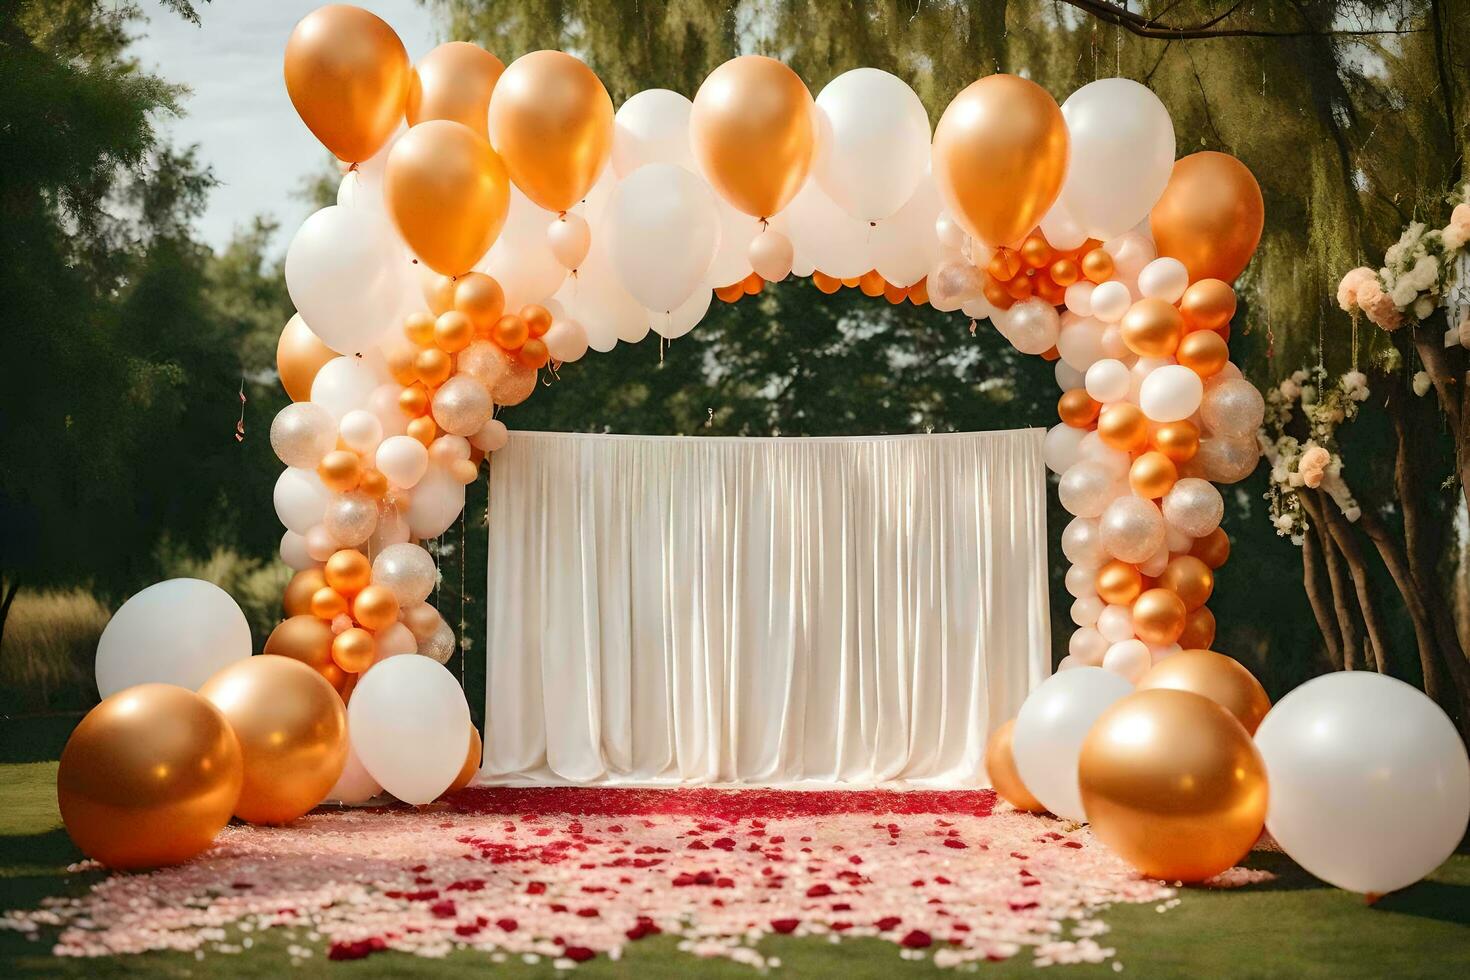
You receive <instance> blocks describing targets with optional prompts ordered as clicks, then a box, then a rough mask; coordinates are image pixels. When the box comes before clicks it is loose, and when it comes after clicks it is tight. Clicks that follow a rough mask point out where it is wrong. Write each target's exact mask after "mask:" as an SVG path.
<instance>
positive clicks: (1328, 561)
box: [1297, 492, 1367, 670]
mask: <svg viewBox="0 0 1470 980" xmlns="http://www.w3.org/2000/svg"><path fill="white" fill-rule="evenodd" d="M1297 496H1298V498H1299V499H1300V500H1301V503H1302V507H1303V508H1305V509H1306V511H1307V516H1308V518H1310V520H1311V522H1312V527H1311V530H1312V531H1313V532H1315V533H1316V535H1317V541H1318V543H1319V544H1320V545H1321V546H1322V556H1323V559H1324V564H1325V565H1326V566H1327V578H1328V581H1329V582H1330V583H1331V585H1332V607H1333V609H1334V610H1335V611H1336V613H1337V622H1338V624H1339V626H1340V627H1341V635H1342V669H1343V670H1358V669H1359V668H1361V667H1363V666H1365V665H1366V663H1367V661H1366V660H1365V659H1364V657H1363V653H1362V649H1361V647H1360V646H1359V645H1358V618H1357V617H1356V616H1354V615H1353V605H1352V603H1351V602H1350V601H1349V600H1348V594H1347V590H1348V585H1347V578H1348V574H1347V568H1346V567H1345V566H1344V564H1343V560H1342V552H1341V551H1340V550H1339V549H1338V547H1337V544H1336V542H1334V540H1333V538H1332V533H1331V532H1330V531H1329V530H1328V527H1327V518H1326V517H1325V516H1324V515H1323V514H1322V506H1323V505H1324V504H1325V506H1328V507H1333V506H1336V505H1335V504H1333V503H1331V502H1330V501H1322V500H1321V498H1320V497H1317V496H1314V495H1312V494H1309V493H1305V492H1303V493H1299V494H1298V495H1297Z"/></svg>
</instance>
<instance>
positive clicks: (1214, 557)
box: [1189, 527, 1230, 568]
mask: <svg viewBox="0 0 1470 980" xmlns="http://www.w3.org/2000/svg"><path fill="white" fill-rule="evenodd" d="M1189 553H1190V554H1192V555H1194V556H1195V557H1196V558H1198V559H1199V560H1200V561H1202V562H1204V563H1205V564H1206V565H1209V566H1210V567H1211V568H1219V567H1220V566H1221V565H1223V564H1225V562H1226V561H1227V560H1228V559H1229V558H1230V535H1228V534H1226V533H1225V529H1224V528H1222V527H1217V528H1215V529H1214V530H1213V531H1211V532H1210V533H1209V534H1206V535H1205V536H1204V537H1202V538H1196V539H1195V542H1194V547H1193V548H1191V549H1189Z"/></svg>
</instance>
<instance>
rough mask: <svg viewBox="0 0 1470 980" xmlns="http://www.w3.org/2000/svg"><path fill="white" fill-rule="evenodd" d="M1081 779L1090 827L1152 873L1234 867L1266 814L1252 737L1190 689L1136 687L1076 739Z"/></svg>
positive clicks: (1185, 876) (1180, 874)
mask: <svg viewBox="0 0 1470 980" xmlns="http://www.w3.org/2000/svg"><path fill="white" fill-rule="evenodd" d="M1176 656H1177V654H1176ZM1171 659H1172V658H1171ZM1165 662H1167V661H1165ZM1077 778H1078V784H1079V786H1080V787H1081V790H1082V807H1083V809H1084V810H1085V811H1086V813H1087V819H1088V820H1089V821H1090V822H1091V824H1092V832H1093V833H1094V834H1096V835H1097V837H1098V839H1100V840H1101V841H1102V842H1103V843H1104V844H1106V845H1107V846H1108V847H1110V848H1111V849H1112V850H1113V851H1115V852H1116V853H1117V854H1118V855H1119V856H1120V857H1122V858H1123V859H1124V860H1125V861H1127V862H1128V863H1129V864H1131V865H1133V866H1134V867H1135V868H1137V869H1138V870H1139V871H1142V872H1143V873H1144V874H1146V875H1149V876H1150V877H1153V878H1162V879H1164V880H1167V881H1174V880H1177V881H1203V880H1204V879H1206V878H1210V877H1212V876H1214V875H1217V874H1219V873H1220V872H1222V871H1224V870H1226V869H1227V868H1230V867H1233V866H1234V865H1235V862H1237V861H1239V860H1240V859H1241V858H1242V857H1244V856H1245V855H1246V852H1248V851H1249V850H1250V849H1251V845H1252V844H1254V843H1255V842H1256V838H1258V837H1259V836H1260V835H1261V827H1262V826H1263V825H1264V823H1265V820H1266V765H1265V763H1264V762H1263V761H1262V760H1261V754H1260V753H1259V752H1257V751H1256V746H1255V743H1254V742H1252V741H1251V737H1250V736H1249V735H1248V734H1246V731H1245V729H1244V728H1242V727H1240V722H1238V721H1236V720H1235V717H1234V716H1233V715H1231V714H1230V712H1228V711H1226V710H1225V709H1224V708H1222V707H1220V706H1219V705H1218V704H1216V703H1215V702H1213V701H1211V700H1210V699H1209V698H1206V697H1204V696H1202V695H1199V694H1195V693H1193V692H1192V691H1173V690H1147V691H1138V692H1136V693H1134V694H1130V695H1128V696H1127V697H1126V698H1123V699H1122V700H1121V701H1118V702H1117V703H1116V704H1114V705H1113V706H1112V707H1110V708H1109V709H1108V710H1107V711H1106V712H1104V713H1103V715H1102V717H1100V718H1098V720H1097V722H1096V724H1094V725H1093V726H1092V730H1091V731H1090V732H1088V734H1087V738H1086V739H1085V740H1084V741H1083V743H1082V755H1081V758H1080V761H1079V762H1078V766H1077Z"/></svg>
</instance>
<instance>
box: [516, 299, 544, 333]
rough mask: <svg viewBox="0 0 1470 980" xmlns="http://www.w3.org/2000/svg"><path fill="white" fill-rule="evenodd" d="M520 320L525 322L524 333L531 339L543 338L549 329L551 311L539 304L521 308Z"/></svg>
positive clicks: (528, 304) (529, 304)
mask: <svg viewBox="0 0 1470 980" xmlns="http://www.w3.org/2000/svg"><path fill="white" fill-rule="evenodd" d="M521 319H522V320H525V321H526V331H527V332H528V333H529V334H530V335H531V336H532V337H544V336H546V331H548V330H550V329H551V311H550V310H548V309H547V308H546V307H544V306H541V305H540V304H539V303H527V304H526V305H525V306H523V307H521Z"/></svg>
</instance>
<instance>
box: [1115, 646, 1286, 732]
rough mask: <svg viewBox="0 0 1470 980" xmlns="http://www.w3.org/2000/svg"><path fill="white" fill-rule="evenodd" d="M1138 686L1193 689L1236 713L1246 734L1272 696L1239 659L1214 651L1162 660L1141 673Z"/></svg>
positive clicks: (1190, 652)
mask: <svg viewBox="0 0 1470 980" xmlns="http://www.w3.org/2000/svg"><path fill="white" fill-rule="evenodd" d="M1138 689H1139V690H1140V691H1144V690H1154V689H1168V690H1173V691H1193V692H1194V693H1195V694H1199V695H1202V696H1204V697H1207V698H1209V699H1210V700H1211V701H1213V702H1215V703H1216V704H1218V705H1219V706H1220V707H1222V708H1224V709H1225V710H1226V711H1228V712H1230V713H1231V714H1232V715H1234V716H1235V720H1236V721H1238V722H1240V725H1241V727H1242V728H1244V729H1245V731H1246V734H1247V735H1252V736H1253V735H1255V734H1256V729H1257V728H1259V727H1260V725H1261V721H1262V720H1263V719H1265V717H1266V712H1268V711H1270V710H1271V699H1270V698H1269V697H1267V696H1266V689H1265V688H1264V687H1262V686H1261V682H1260V681H1258V680H1256V678H1255V675H1253V674H1252V673H1251V672H1250V671H1249V670H1246V669H1245V666H1244V665H1242V664H1241V663H1240V661H1238V660H1236V659H1234V658H1233V657H1227V656H1225V655H1224V654H1221V653H1216V652H1215V651H1214V650H1185V651H1184V652H1183V653H1176V654H1175V655H1174V656H1172V657H1169V658H1168V659H1166V660H1162V661H1160V662H1159V663H1158V665H1157V666H1155V667H1154V668H1153V669H1151V670H1150V671H1149V672H1148V673H1147V674H1144V675H1143V679H1142V680H1140V681H1139V682H1138Z"/></svg>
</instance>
